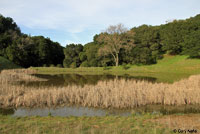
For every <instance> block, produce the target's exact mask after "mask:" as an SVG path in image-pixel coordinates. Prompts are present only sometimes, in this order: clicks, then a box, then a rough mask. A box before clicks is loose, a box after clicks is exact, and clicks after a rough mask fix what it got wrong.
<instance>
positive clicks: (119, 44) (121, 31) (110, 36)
mask: <svg viewBox="0 0 200 134" xmlns="http://www.w3.org/2000/svg"><path fill="white" fill-rule="evenodd" d="M127 33H129V32H128V30H127V28H125V27H124V25H123V24H118V25H115V26H109V27H108V28H107V29H106V30H105V32H103V33H102V34H100V36H99V37H98V39H97V40H98V41H99V42H102V43H103V44H104V45H103V47H101V48H100V49H99V52H98V53H99V55H104V56H105V55H108V54H111V55H112V56H113V58H114V61H115V65H116V66H118V65H119V52H120V49H121V48H126V47H127V46H125V45H124V43H125V42H127V40H126V38H127Z"/></svg>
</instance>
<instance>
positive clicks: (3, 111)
mask: <svg viewBox="0 0 200 134" xmlns="http://www.w3.org/2000/svg"><path fill="white" fill-rule="evenodd" d="M14 113H15V110H14V109H12V108H7V109H3V108H0V115H13V114H14Z"/></svg>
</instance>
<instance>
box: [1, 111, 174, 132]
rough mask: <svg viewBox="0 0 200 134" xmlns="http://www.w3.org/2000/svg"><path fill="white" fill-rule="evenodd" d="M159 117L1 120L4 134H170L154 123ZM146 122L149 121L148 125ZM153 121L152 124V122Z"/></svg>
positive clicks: (18, 118) (16, 118) (165, 128)
mask: <svg viewBox="0 0 200 134" xmlns="http://www.w3.org/2000/svg"><path fill="white" fill-rule="evenodd" d="M159 117H160V115H150V114H145V115H142V116H131V117H117V116H105V117H50V116H49V117H10V116H0V133H6V134H43V133H45V134H146V133H148V134H155V133H156V134H169V133H172V129H170V128H169V127H168V126H164V125H163V124H159V123H157V122H156V121H157V120H155V119H156V118H159ZM148 120H149V121H148ZM151 120H153V121H154V122H153V121H151Z"/></svg>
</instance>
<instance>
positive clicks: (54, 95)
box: [0, 75, 200, 108]
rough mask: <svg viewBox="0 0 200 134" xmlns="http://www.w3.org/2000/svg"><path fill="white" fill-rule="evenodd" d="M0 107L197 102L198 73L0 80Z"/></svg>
mask: <svg viewBox="0 0 200 134" xmlns="http://www.w3.org/2000/svg"><path fill="white" fill-rule="evenodd" d="M0 87H1V88H0V106H1V107H21V106H22V107H43V106H48V107H51V106H60V105H73V104H78V105H82V106H89V107H102V108H109V107H112V108H133V107H136V106H141V105H147V104H163V105H182V104H200V75H196V76H191V77H190V78H188V79H184V80H181V81H179V82H175V83H173V84H166V83H150V82H146V81H134V80H127V81H126V80H117V79H116V80H110V81H100V82H98V83H97V85H86V86H84V87H80V86H68V87H53V86H52V87H39V90H38V88H34V87H25V86H23V85H21V86H16V85H15V86H14V85H11V84H10V83H9V82H6V81H1V82H0Z"/></svg>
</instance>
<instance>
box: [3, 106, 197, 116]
mask: <svg viewBox="0 0 200 134" xmlns="http://www.w3.org/2000/svg"><path fill="white" fill-rule="evenodd" d="M133 113H134V114H135V115H141V114H143V113H151V114H158V113H161V114H163V115H170V114H188V113H200V107H199V105H184V106H162V105H148V106H143V107H138V108H134V109H129V110H117V109H100V108H88V107H77V106H66V107H58V108H32V109H30V108H18V109H0V114H2V115H12V116H22V117H23V116H48V115H49V114H51V115H52V116H63V117H67V116H106V115H112V116H131V115H132V114H133Z"/></svg>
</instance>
